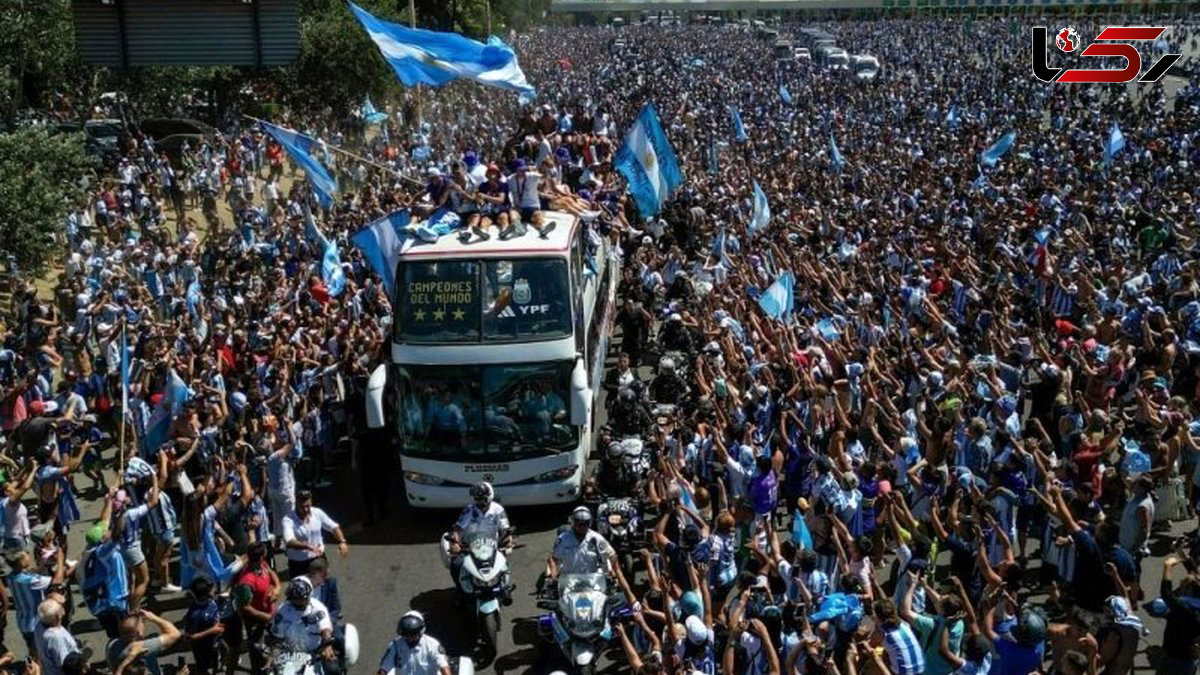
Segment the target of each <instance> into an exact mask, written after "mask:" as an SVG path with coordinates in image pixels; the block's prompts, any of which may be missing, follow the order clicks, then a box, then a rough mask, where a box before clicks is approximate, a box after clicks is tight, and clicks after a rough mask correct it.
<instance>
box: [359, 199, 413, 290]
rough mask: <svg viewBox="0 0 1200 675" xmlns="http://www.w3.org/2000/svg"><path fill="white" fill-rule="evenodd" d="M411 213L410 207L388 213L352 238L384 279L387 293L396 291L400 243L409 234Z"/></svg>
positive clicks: (372, 267) (368, 261)
mask: <svg viewBox="0 0 1200 675" xmlns="http://www.w3.org/2000/svg"><path fill="white" fill-rule="evenodd" d="M409 218H410V214H409V212H408V209H404V210H402V211H396V212H394V213H391V214H388V215H386V216H384V217H382V218H380V219H379V220H376V221H375V222H373V223H371V224H370V225H367V226H366V227H364V228H363V229H361V230H359V231H358V232H355V233H354V234H353V235H352V236H351V237H350V242H351V243H352V244H354V245H355V246H357V247H358V249H359V250H360V251H362V252H363V257H364V258H366V259H367V263H368V264H370V265H371V269H373V270H375V273H376V274H378V275H379V278H380V279H383V286H384V288H386V289H387V292H388V296H389V297H391V296H393V295H394V294H395V289H396V277H395V275H396V264H397V263H399V262H400V247H401V245H402V244H403V243H404V240H405V238H406V235H405V233H404V228H405V227H407V226H408V221H409Z"/></svg>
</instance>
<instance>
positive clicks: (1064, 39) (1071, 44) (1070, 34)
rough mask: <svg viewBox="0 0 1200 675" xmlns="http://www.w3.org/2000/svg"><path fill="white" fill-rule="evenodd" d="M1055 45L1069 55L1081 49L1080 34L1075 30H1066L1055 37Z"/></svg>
mask: <svg viewBox="0 0 1200 675" xmlns="http://www.w3.org/2000/svg"><path fill="white" fill-rule="evenodd" d="M1054 44H1056V45H1058V48H1059V49H1061V50H1063V51H1064V52H1067V53H1068V54H1069V53H1071V52H1073V51H1075V50H1076V49H1079V34H1078V33H1076V32H1075V29H1074V28H1064V29H1062V30H1060V31H1058V35H1055V36H1054Z"/></svg>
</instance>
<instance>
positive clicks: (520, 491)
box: [404, 471, 583, 509]
mask: <svg viewBox="0 0 1200 675" xmlns="http://www.w3.org/2000/svg"><path fill="white" fill-rule="evenodd" d="M582 473H583V472H581V471H580V472H576V474H575V476H574V477H573V479H572V480H567V481H554V482H550V483H521V484H518V485H496V486H494V487H495V490H496V501H498V502H500V503H501V504H503V505H505V506H536V505H540V504H567V503H571V502H574V501H576V500H577V499H579V494H580V475H581V474H582ZM404 490H405V492H406V494H407V495H408V503H409V505H410V506H413V507H415V508H421V509H459V508H462V506H463V505H464V504H468V503H470V501H471V495H470V488H469V487H467V486H457V485H455V486H446V485H426V484H422V483H416V482H413V481H410V480H408V479H405V481H404Z"/></svg>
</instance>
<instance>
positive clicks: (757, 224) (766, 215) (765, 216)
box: [746, 181, 771, 234]
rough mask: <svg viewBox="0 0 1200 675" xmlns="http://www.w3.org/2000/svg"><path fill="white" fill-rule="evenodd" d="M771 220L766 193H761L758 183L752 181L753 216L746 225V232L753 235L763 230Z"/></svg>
mask: <svg viewBox="0 0 1200 675" xmlns="http://www.w3.org/2000/svg"><path fill="white" fill-rule="evenodd" d="M770 220H771V205H770V204H769V203H768V202H767V193H765V192H763V189H762V187H761V186H760V185H759V184H758V181H754V215H752V216H751V217H750V223H749V224H748V225H746V231H747V232H749V233H750V234H754V233H755V232H758V231H759V230H761V229H763V228H765V227H766V226H767V223H768V222H770Z"/></svg>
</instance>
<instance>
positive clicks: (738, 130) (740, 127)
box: [729, 106, 750, 143]
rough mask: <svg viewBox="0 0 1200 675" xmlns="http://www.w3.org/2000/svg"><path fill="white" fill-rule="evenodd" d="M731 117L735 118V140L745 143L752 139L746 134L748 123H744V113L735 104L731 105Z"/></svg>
mask: <svg viewBox="0 0 1200 675" xmlns="http://www.w3.org/2000/svg"><path fill="white" fill-rule="evenodd" d="M729 117H730V119H732V120H733V140H735V141H737V142H738V143H745V142H746V141H748V140H750V137H749V136H747V135H746V125H745V124H742V114H741V113H740V112H738V109H737V108H735V107H734V106H729Z"/></svg>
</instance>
